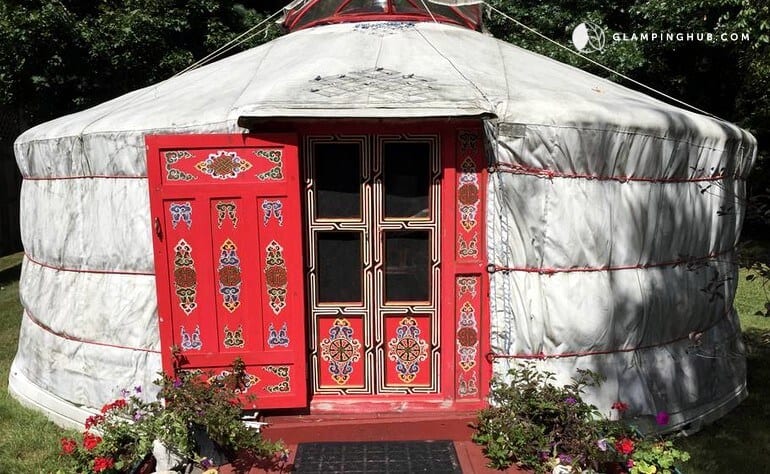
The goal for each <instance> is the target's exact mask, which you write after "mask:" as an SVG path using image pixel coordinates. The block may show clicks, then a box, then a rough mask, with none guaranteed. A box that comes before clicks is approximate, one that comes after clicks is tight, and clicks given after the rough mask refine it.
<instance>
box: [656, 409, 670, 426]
mask: <svg viewBox="0 0 770 474" xmlns="http://www.w3.org/2000/svg"><path fill="white" fill-rule="evenodd" d="M668 419H669V417H668V413H666V412H665V411H659V412H658V414H657V416H655V422H656V423H657V424H658V425H659V426H665V425H667V424H668Z"/></svg>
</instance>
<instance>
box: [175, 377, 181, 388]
mask: <svg viewBox="0 0 770 474" xmlns="http://www.w3.org/2000/svg"><path fill="white" fill-rule="evenodd" d="M181 386H182V381H181V380H180V379H174V388H179V387H181Z"/></svg>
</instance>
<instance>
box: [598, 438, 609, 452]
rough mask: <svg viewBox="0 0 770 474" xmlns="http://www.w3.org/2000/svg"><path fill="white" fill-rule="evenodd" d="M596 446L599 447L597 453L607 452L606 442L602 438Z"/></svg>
mask: <svg viewBox="0 0 770 474" xmlns="http://www.w3.org/2000/svg"><path fill="white" fill-rule="evenodd" d="M596 446H598V447H599V451H607V440H606V439H604V438H602V439H600V440H599V441H597V442H596Z"/></svg>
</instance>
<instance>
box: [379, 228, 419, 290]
mask: <svg viewBox="0 0 770 474" xmlns="http://www.w3.org/2000/svg"><path fill="white" fill-rule="evenodd" d="M385 301H386V302H395V301H430V231H427V230H419V231H412V230H410V231H402V230H399V231H386V232H385Z"/></svg>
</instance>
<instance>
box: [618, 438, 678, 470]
mask: <svg viewBox="0 0 770 474" xmlns="http://www.w3.org/2000/svg"><path fill="white" fill-rule="evenodd" d="M689 460H690V454H689V453H688V452H687V451H682V450H679V449H676V448H675V447H674V443H673V442H671V441H646V442H643V443H641V445H637V447H636V449H635V450H634V453H633V458H632V464H631V469H630V471H629V474H656V473H658V474H672V473H673V472H678V471H677V470H676V464H677V463H679V462H687V461H689Z"/></svg>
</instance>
